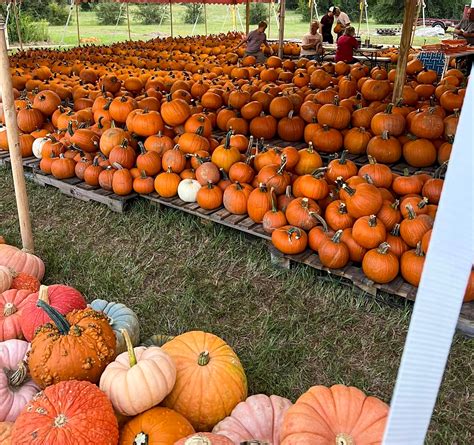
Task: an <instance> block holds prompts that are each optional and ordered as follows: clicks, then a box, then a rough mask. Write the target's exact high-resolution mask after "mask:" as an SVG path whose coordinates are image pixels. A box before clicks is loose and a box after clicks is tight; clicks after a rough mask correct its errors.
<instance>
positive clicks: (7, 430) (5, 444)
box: [0, 422, 13, 445]
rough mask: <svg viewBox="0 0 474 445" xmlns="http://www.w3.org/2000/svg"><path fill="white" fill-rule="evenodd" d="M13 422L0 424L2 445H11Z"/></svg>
mask: <svg viewBox="0 0 474 445" xmlns="http://www.w3.org/2000/svg"><path fill="white" fill-rule="evenodd" d="M12 430H13V422H0V445H11V443H12Z"/></svg>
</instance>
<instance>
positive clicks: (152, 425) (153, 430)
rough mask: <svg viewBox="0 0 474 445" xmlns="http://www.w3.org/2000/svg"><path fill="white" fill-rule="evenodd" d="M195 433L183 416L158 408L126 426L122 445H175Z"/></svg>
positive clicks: (123, 429)
mask: <svg viewBox="0 0 474 445" xmlns="http://www.w3.org/2000/svg"><path fill="white" fill-rule="evenodd" d="M193 433H194V429H193V427H192V425H191V424H190V423H189V422H188V420H187V419H186V418H185V417H183V416H182V415H181V414H179V413H177V412H176V411H173V410H172V409H169V408H162V407H156V408H152V409H149V410H148V411H145V412H144V413H142V414H140V415H138V416H136V417H134V418H133V419H132V420H130V421H129V422H128V423H127V424H125V426H124V427H123V428H122V431H121V434H120V445H137V444H143V445H174V443H175V442H176V441H177V440H179V439H182V438H183V437H186V436H189V435H190V434H193Z"/></svg>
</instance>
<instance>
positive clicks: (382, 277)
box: [362, 242, 399, 283]
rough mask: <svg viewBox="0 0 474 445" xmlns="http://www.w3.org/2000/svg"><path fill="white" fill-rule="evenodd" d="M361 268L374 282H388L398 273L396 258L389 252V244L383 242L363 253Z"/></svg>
mask: <svg viewBox="0 0 474 445" xmlns="http://www.w3.org/2000/svg"><path fill="white" fill-rule="evenodd" d="M362 270H363V271H364V273H365V275H366V276H367V278H369V279H371V280H372V281H374V282H375V283H389V282H390V281H392V280H394V279H395V277H396V276H397V275H398V270H399V264H398V258H397V257H396V255H394V254H393V253H392V252H390V245H389V244H388V243H386V242H384V243H381V244H380V246H379V247H378V248H376V249H372V250H369V251H368V252H367V253H366V254H365V255H364V258H363V260H362Z"/></svg>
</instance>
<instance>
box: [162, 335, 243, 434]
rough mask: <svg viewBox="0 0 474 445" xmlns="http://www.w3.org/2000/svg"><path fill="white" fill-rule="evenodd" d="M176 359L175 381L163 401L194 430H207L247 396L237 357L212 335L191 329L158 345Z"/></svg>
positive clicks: (241, 369) (227, 346)
mask: <svg viewBox="0 0 474 445" xmlns="http://www.w3.org/2000/svg"><path fill="white" fill-rule="evenodd" d="M162 349H163V350H164V351H165V352H167V353H168V354H169V355H170V356H171V357H172V358H173V360H174V361H175V363H176V370H177V375H176V384H175V386H174V388H173V390H172V391H171V393H170V394H169V396H168V397H167V398H166V399H165V400H164V405H165V406H167V407H169V408H172V409H174V410H176V411H178V412H179V413H181V414H182V415H183V416H185V417H186V418H187V419H188V420H189V421H190V422H191V424H192V425H193V427H194V428H195V429H196V430H198V431H210V430H211V429H212V428H213V427H214V425H215V424H216V423H217V422H219V421H221V420H222V419H223V418H225V417H226V416H228V415H229V414H230V413H231V411H232V410H233V409H234V407H235V406H236V405H237V404H238V403H239V402H241V401H243V400H245V398H246V397H247V378H246V376H245V372H244V369H243V367H242V365H241V363H240V360H239V358H238V357H237V355H236V354H235V352H234V351H233V350H232V348H231V347H230V346H229V345H227V344H226V343H225V342H224V340H222V339H221V338H219V337H217V336H216V335H213V334H210V333H207V332H202V331H191V332H186V333H185V334H182V335H178V336H177V337H175V338H174V339H173V340H171V341H169V342H167V343H165V344H164V345H163V348H162Z"/></svg>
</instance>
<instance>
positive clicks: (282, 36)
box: [278, 0, 285, 58]
mask: <svg viewBox="0 0 474 445" xmlns="http://www.w3.org/2000/svg"><path fill="white" fill-rule="evenodd" d="M284 40H285V0H281V1H280V29H279V32H278V57H280V58H282V57H283V42H284Z"/></svg>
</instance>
